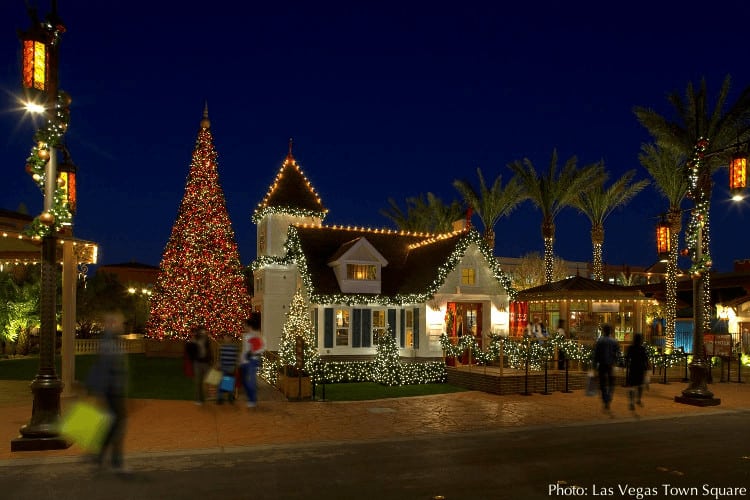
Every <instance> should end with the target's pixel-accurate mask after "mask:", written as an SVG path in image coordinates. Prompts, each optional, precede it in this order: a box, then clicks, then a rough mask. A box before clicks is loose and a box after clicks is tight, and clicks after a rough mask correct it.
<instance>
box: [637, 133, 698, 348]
mask: <svg viewBox="0 0 750 500" xmlns="http://www.w3.org/2000/svg"><path fill="white" fill-rule="evenodd" d="M638 159H639V160H640V162H641V165H643V167H644V168H645V169H646V170H647V171H648V173H649V174H650V175H651V178H652V179H653V180H654V186H655V187H656V190H657V191H659V193H661V195H662V196H663V197H664V198H666V200H667V202H668V203H669V208H668V210H667V222H668V224H669V230H670V242H669V256H668V257H667V278H666V280H665V283H664V287H665V288H664V297H665V299H666V307H665V310H664V321H665V327H664V337H665V345H664V348H665V350H667V351H669V352H671V351H672V350H673V349H674V337H675V322H676V320H677V271H678V267H677V259H678V256H679V244H680V232H681V231H682V202H683V201H684V200H685V197H686V196H687V193H688V187H689V183H688V178H687V176H686V175H685V169H686V168H687V167H686V165H687V156H685V155H683V154H680V153H675V152H674V151H670V150H666V149H662V148H660V147H659V146H656V145H655V144H644V145H642V146H641V153H640V154H639V155H638Z"/></svg>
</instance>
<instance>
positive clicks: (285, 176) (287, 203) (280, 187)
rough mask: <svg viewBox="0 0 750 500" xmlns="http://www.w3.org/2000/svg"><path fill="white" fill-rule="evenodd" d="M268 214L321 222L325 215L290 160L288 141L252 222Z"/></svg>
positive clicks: (310, 185)
mask: <svg viewBox="0 0 750 500" xmlns="http://www.w3.org/2000/svg"><path fill="white" fill-rule="evenodd" d="M269 211H270V212H281V213H288V214H291V215H296V216H314V217H320V218H321V219H322V218H323V217H325V214H326V213H327V212H328V210H326V209H325V208H324V207H323V203H322V202H321V201H320V197H319V196H318V194H317V193H316V192H315V188H313V186H312V184H310V181H309V180H308V179H307V177H305V174H304V172H302V169H301V168H300V166H299V164H298V163H297V160H295V159H294V156H293V155H292V140H291V139H290V140H289V153H287V155H286V158H285V159H284V162H283V163H282V164H281V168H280V169H279V171H278V173H277V174H276V178H275V179H274V181H273V184H271V186H270V187H269V188H268V192H267V193H266V196H265V197H264V198H263V201H261V202H260V203H259V204H258V207H257V208H256V209H255V213H254V214H253V222H256V223H257V222H258V221H259V220H260V219H261V218H262V217H263V215H265V214H266V213H267V212H269Z"/></svg>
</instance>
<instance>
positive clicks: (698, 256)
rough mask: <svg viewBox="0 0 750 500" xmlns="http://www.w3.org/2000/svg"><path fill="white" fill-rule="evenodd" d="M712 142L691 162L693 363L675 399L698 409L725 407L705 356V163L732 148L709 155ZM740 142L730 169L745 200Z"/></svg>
mask: <svg viewBox="0 0 750 500" xmlns="http://www.w3.org/2000/svg"><path fill="white" fill-rule="evenodd" d="M708 145H709V141H708V139H706V138H703V137H701V138H699V139H698V141H697V143H696V145H695V151H694V154H693V159H692V161H691V163H690V169H689V173H688V177H689V180H690V190H691V196H692V198H693V200H694V202H695V207H694V208H693V211H692V213H691V222H690V229H691V232H692V234H691V237H692V238H693V243H692V246H693V252H692V266H691V268H690V272H691V275H692V280H693V360H692V362H691V363H690V365H689V370H690V383H689V385H688V387H687V388H686V389H685V390H683V391H682V395H681V396H675V398H674V399H675V401H676V402H678V403H684V404H690V405H694V406H716V405H719V404H721V400H720V399H718V398H715V397H714V395H713V393H712V392H711V391H710V390H709V389H708V386H707V385H706V384H707V380H708V363H707V361H706V356H705V348H704V344H703V335H704V330H705V329H706V320H707V318H706V317H705V310H706V305H707V303H708V302H709V301H710V296H709V295H710V294H709V290H708V289H707V288H706V278H707V277H708V272H709V271H710V269H711V265H712V262H711V257H710V251H709V248H708V247H709V245H708V241H707V238H705V235H704V229H705V226H706V224H708V209H709V205H710V203H711V195H710V191H711V172H710V168H709V166H708V165H706V164H705V163H704V161H703V160H705V159H706V158H708V157H709V156H713V155H716V154H719V153H723V152H725V151H726V150H727V149H728V148H723V149H719V150H716V151H714V152H711V153H707V152H706V150H707V149H708ZM739 146H740V143H739V141H738V143H737V145H736V146H735V147H736V148H737V151H736V153H735V154H734V155H733V156H732V159H731V160H730V164H729V170H730V179H729V181H730V189H731V191H732V195H733V199H735V200H738V199H742V198H741V196H740V193H741V192H742V190H744V188H745V185H746V169H745V165H746V162H747V156H746V155H741V154H740V152H739Z"/></svg>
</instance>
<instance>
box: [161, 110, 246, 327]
mask: <svg viewBox="0 0 750 500" xmlns="http://www.w3.org/2000/svg"><path fill="white" fill-rule="evenodd" d="M210 126H211V122H210V121H209V120H208V107H206V109H205V111H204V112H203V120H202V121H201V128H200V131H199V132H198V139H197V140H196V143H195V149H194V150H193V159H192V163H191V164H190V173H189V174H188V178H187V184H186V185H185V196H184V197H183V198H182V203H181V204H180V209H179V211H178V213H177V221H176V222H175V223H174V226H173V227H172V235H171V236H170V237H169V242H168V243H167V246H166V248H165V249H164V255H163V256H162V261H161V265H160V266H159V267H160V269H159V275H158V277H157V279H156V285H155V287H154V290H153V293H152V295H151V315H150V317H149V320H148V322H147V324H146V332H147V333H146V336H148V337H150V338H155V339H165V338H177V339H187V338H189V336H190V330H191V328H193V327H195V326H198V325H203V326H205V327H206V329H207V330H208V332H209V334H210V335H213V336H216V335H217V334H230V335H232V336H234V337H238V336H239V335H240V332H241V331H242V319H243V318H246V317H247V316H248V315H249V313H250V297H249V295H248V293H247V288H246V287H245V283H244V278H243V275H242V267H241V265H240V258H239V252H238V251H237V243H236V241H235V238H234V230H233V229H232V223H231V221H230V220H229V214H228V213H227V208H226V202H225V199H224V191H223V190H222V189H221V185H220V184H219V174H218V170H217V167H218V161H217V157H218V155H217V153H216V150H215V149H214V143H213V135H212V134H211V130H210Z"/></svg>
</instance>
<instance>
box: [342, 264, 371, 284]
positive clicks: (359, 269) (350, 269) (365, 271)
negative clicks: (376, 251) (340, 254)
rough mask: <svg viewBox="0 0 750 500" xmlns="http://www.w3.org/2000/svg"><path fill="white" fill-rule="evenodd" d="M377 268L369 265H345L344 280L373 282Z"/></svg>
mask: <svg viewBox="0 0 750 500" xmlns="http://www.w3.org/2000/svg"><path fill="white" fill-rule="evenodd" d="M376 277H377V268H376V266H374V265H371V264H347V265H346V279H349V280H359V281H375V279H376Z"/></svg>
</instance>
